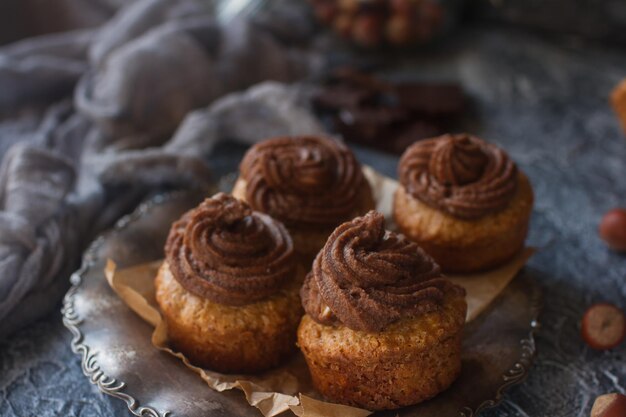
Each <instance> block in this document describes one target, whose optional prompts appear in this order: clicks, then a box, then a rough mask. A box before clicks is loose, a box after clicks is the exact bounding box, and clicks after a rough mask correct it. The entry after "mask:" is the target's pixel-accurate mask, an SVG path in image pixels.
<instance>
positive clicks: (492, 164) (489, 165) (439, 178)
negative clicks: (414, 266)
mask: <svg viewBox="0 0 626 417" xmlns="http://www.w3.org/2000/svg"><path fill="white" fill-rule="evenodd" d="M398 176H399V178H400V183H401V184H402V185H403V186H404V187H405V188H406V190H407V192H408V193H409V194H410V195H411V196H413V197H414V198H416V199H418V200H420V201H422V202H424V203H426V204H428V205H429V206H431V207H435V208H437V209H439V210H442V211H444V212H446V213H448V214H450V215H452V216H455V217H459V218H462V219H476V218H480V217H482V216H485V215H487V214H489V213H494V212H497V211H500V210H502V209H504V208H505V207H506V206H507V205H508V203H509V202H510V201H511V199H512V198H513V196H514V194H515V190H516V188H517V167H516V166H515V163H514V162H513V161H512V160H511V159H510V158H509V156H508V155H507V154H506V153H505V152H504V151H503V150H502V149H500V148H498V147H496V146H495V145H492V144H489V143H487V142H485V141H484V140H482V139H479V138H477V137H475V136H471V135H467V134H458V135H443V136H439V137H437V138H433V139H427V140H423V141H419V142H417V143H415V144H413V145H411V146H410V147H409V148H408V149H407V150H406V151H405V152H404V154H403V155H402V158H401V159H400V164H399V168H398Z"/></svg>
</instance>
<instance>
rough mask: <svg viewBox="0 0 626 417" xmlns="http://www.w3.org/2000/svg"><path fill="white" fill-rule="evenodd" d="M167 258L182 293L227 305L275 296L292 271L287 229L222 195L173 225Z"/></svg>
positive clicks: (290, 244)
mask: <svg viewBox="0 0 626 417" xmlns="http://www.w3.org/2000/svg"><path fill="white" fill-rule="evenodd" d="M165 255H166V261H167V263H168V265H169V268H170V270H171V272H172V274H173V276H174V278H175V279H176V280H177V281H178V282H179V283H180V284H181V285H182V286H183V287H184V288H185V289H187V290H188V291H190V292H192V293H194V294H196V295H198V296H200V297H203V298H206V299H208V300H210V301H213V302H216V303H220V304H226V305H245V304H250V303H253V302H256V301H260V300H262V299H264V298H266V297H268V296H270V295H272V294H274V293H275V292H276V291H277V290H279V289H280V288H281V287H282V286H283V284H285V282H286V281H287V280H289V279H290V278H291V277H293V275H294V273H295V268H296V263H295V256H294V251H293V242H292V240H291V237H290V236H289V234H288V232H287V230H286V229H285V227H284V226H283V225H282V224H281V223H280V222H278V221H276V220H274V219H272V218H271V217H269V216H268V215H266V214H262V213H259V212H255V211H253V210H252V209H251V208H250V207H249V206H248V205H247V204H246V203H244V202H242V201H239V200H237V199H235V198H233V197H231V196H228V195H226V194H223V193H219V194H216V195H215V196H213V197H211V198H207V199H206V200H204V201H203V202H202V203H201V204H200V205H199V206H198V207H196V208H194V209H192V210H190V211H188V212H187V213H185V214H184V215H183V216H182V218H181V219H180V220H178V221H177V222H175V223H174V224H173V225H172V228H171V229H170V233H169V236H168V239H167V242H166V245H165Z"/></svg>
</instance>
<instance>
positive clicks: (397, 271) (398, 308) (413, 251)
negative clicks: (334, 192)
mask: <svg viewBox="0 0 626 417" xmlns="http://www.w3.org/2000/svg"><path fill="white" fill-rule="evenodd" d="M448 291H456V292H458V293H461V294H462V293H464V290H463V289H462V288H461V287H458V286H456V285H454V284H452V283H451V282H450V281H448V280H447V279H445V278H444V277H443V276H442V275H441V272H440V270H439V266H438V265H437V264H436V263H435V262H434V261H433V260H432V259H431V258H430V257H429V256H428V255H426V253H425V252H423V251H422V250H421V249H420V248H419V247H418V246H417V244H415V243H413V242H411V241H409V240H408V239H406V238H405V237H404V236H403V235H399V234H396V233H393V232H388V231H386V230H385V219H384V217H383V215H382V214H380V213H377V212H374V211H370V212H369V213H368V214H366V215H365V216H363V217H357V218H356V219H354V220H352V221H350V222H347V223H344V224H342V225H341V226H339V227H338V228H337V229H335V231H334V232H333V233H332V235H331V236H330V237H329V238H328V242H327V243H326V245H325V246H324V248H323V249H322V251H321V252H320V253H319V254H318V255H317V258H315V262H314V263H313V270H312V271H311V272H310V273H309V274H308V275H307V277H306V280H305V283H304V286H303V287H302V290H301V291H300V295H301V297H302V305H303V306H304V309H305V311H306V312H307V313H308V314H309V315H310V316H311V317H312V318H313V319H314V320H315V321H317V322H319V323H322V324H334V323H341V324H343V325H345V326H347V327H349V328H351V329H353V330H362V331H369V332H378V331H382V330H384V329H385V327H387V326H388V325H389V324H390V323H393V322H395V321H397V320H400V319H402V318H406V317H416V316H419V315H421V314H424V313H428V312H431V311H435V310H436V309H438V308H440V306H441V304H442V302H443V298H444V295H445V293H446V292H448Z"/></svg>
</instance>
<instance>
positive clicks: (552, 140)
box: [0, 28, 626, 417]
mask: <svg viewBox="0 0 626 417" xmlns="http://www.w3.org/2000/svg"><path fill="white" fill-rule="evenodd" d="M625 52H626V51H621V50H618V49H615V50H610V49H605V48H603V47H601V46H599V45H593V44H584V43H580V42H576V41H573V40H569V41H568V42H563V41H560V42H557V41H546V40H542V39H539V38H535V37H533V36H531V35H527V34H523V33H514V32H508V31H507V32H503V31H501V30H497V31H496V30H487V29H484V28H483V29H475V30H470V31H469V32H467V33H465V34H464V35H463V36H460V37H458V39H456V40H451V41H450V42H448V43H447V44H446V45H445V46H444V47H442V48H441V49H438V50H437V51H432V52H425V53H423V54H415V55H416V56H415V58H411V59H410V60H406V59H405V60H404V63H403V64H402V65H400V66H399V67H397V66H396V67H394V70H393V71H390V70H388V71H386V72H389V73H390V74H391V73H393V74H394V75H397V76H414V77H429V78H433V77H434V78H448V79H449V78H453V79H459V80H460V81H461V82H462V83H463V85H464V86H465V88H466V89H467V90H468V92H469V93H470V95H471V96H472V98H473V101H474V108H475V113H476V115H477V119H478V120H479V122H475V123H474V124H473V125H472V126H470V131H472V132H474V133H478V134H480V135H482V136H483V137H485V138H486V139H488V140H491V141H494V142H496V143H499V144H500V145H502V146H503V147H504V148H506V149H507V150H508V151H509V152H510V153H511V155H512V156H513V157H514V159H515V160H516V161H517V162H518V164H519V166H520V167H521V168H522V169H523V170H524V171H525V172H527V173H528V175H529V176H530V178H531V180H532V183H533V186H534V189H535V194H536V205H535V211H534V213H533V219H532V226H531V231H530V238H529V242H530V244H531V245H534V246H536V247H538V248H539V251H538V253H537V254H536V255H535V256H534V257H533V258H532V259H531V261H530V263H529V265H530V267H532V268H533V270H534V271H537V276H538V280H539V282H540V284H541V286H542V287H543V290H544V298H545V308H544V313H543V315H542V318H541V321H542V324H543V328H542V331H541V333H540V335H539V336H538V349H539V356H538V358H537V361H536V364H535V366H534V368H533V369H532V371H531V374H530V377H529V378H528V379H527V381H526V382H525V383H524V384H523V385H520V386H518V387H515V388H514V389H512V390H511V391H510V392H509V394H508V395H507V396H506V398H505V400H504V402H503V403H502V405H500V406H499V407H498V408H497V409H495V410H492V411H489V412H487V413H485V415H486V416H490V417H495V416H501V417H507V416H521V417H525V416H533V417H542V416H549V417H574V416H581V417H585V416H588V415H589V409H590V407H591V404H592V402H593V399H594V398H595V396H596V395H598V394H602V393H605V392H622V393H626V360H625V356H626V344H622V346H621V347H620V348H618V349H616V350H614V351H612V352H605V353H598V352H594V351H592V350H590V349H588V348H587V347H586V346H585V345H584V344H583V343H582V342H581V339H580V337H579V319H580V317H581V315H582V313H583V311H584V310H585V308H586V306H588V305H590V304H591V303H593V302H597V301H610V302H613V303H616V304H618V305H621V306H622V307H626V257H625V256H620V255H618V254H616V253H613V252H611V251H609V250H607V248H606V247H605V245H604V244H603V243H602V242H601V241H600V239H599V238H598V234H597V227H598V222H599V220H600V218H601V216H602V214H603V213H604V212H605V211H607V210H608V209H609V208H612V207H614V206H619V205H621V206H626V138H625V137H624V134H623V133H622V132H621V130H620V129H619V126H618V122H617V120H616V118H615V117H614V115H613V113H612V111H611V109H610V107H609V105H608V103H607V96H608V94H609V92H610V90H611V88H612V87H613V86H614V85H615V84H616V83H617V82H618V81H619V80H620V79H621V78H622V77H625V76H626V53H625ZM242 152H243V148H241V147H239V146H234V145H225V146H220V147H219V148H218V150H217V152H216V153H215V154H214V156H212V157H211V163H212V165H213V167H214V169H215V171H216V173H217V174H220V173H224V172H228V171H232V170H233V169H234V168H235V167H236V165H237V161H238V158H239V157H240V156H241V153H242ZM357 153H358V156H359V158H360V159H361V161H362V162H364V163H368V164H370V165H373V166H374V167H376V168H377V169H379V170H380V171H382V172H383V173H385V174H387V175H393V176H395V165H396V162H397V159H396V158H395V157H392V156H388V155H382V154H379V153H376V152H372V151H368V150H364V149H357ZM69 342H70V334H69V332H67V331H66V330H65V328H64V327H63V325H62V324H61V321H60V314H59V313H58V312H54V313H52V314H51V315H50V317H48V318H47V319H46V320H43V321H41V322H40V323H38V324H36V325H34V326H32V327H31V328H29V329H26V330H24V331H22V332H21V333H19V334H17V335H15V336H14V337H12V338H10V340H7V341H2V342H0V415H2V416H7V417H13V416H20V417H24V416H37V417H46V416H67V417H71V416H94V417H110V416H125V415H127V414H128V413H127V411H126V409H125V405H123V403H122V402H121V401H118V400H116V399H112V398H109V397H106V396H103V395H102V394H99V393H98V392H97V391H96V390H95V389H94V388H93V387H92V386H91V385H90V384H89V382H88V381H87V379H86V378H85V377H83V375H82V372H81V369H80V365H79V360H78V357H77V356H75V355H74V354H73V353H71V351H70V348H69Z"/></svg>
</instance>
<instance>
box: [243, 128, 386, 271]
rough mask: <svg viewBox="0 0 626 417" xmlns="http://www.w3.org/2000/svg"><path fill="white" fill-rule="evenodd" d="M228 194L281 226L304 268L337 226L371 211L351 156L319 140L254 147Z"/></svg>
mask: <svg viewBox="0 0 626 417" xmlns="http://www.w3.org/2000/svg"><path fill="white" fill-rule="evenodd" d="M232 194H233V196H235V197H237V198H239V199H242V200H244V201H246V202H247V203H248V204H249V205H250V206H251V207H252V208H253V209H254V210H258V211H261V212H263V213H267V214H269V215H270V216H272V217H274V218H275V219H278V220H280V221H281V222H283V223H284V224H285V225H286V226H287V228H288V229H289V232H290V233H291V236H292V237H293V240H294V246H295V250H296V252H297V253H298V254H299V255H300V258H301V260H302V261H303V262H304V263H308V264H310V262H311V261H312V260H313V258H314V257H315V255H316V254H317V252H318V251H319V250H320V249H321V248H322V246H324V243H325V242H326V239H327V238H328V235H330V234H331V233H332V231H333V230H334V228H335V227H337V226H338V225H339V224H341V223H342V222H344V221H346V220H350V219H352V218H354V217H355V216H359V215H362V214H364V213H366V212H367V211H368V210H371V209H373V208H374V200H373V197H372V190H371V188H370V185H369V183H368V182H367V180H366V179H365V178H364V176H363V173H362V172H361V166H360V164H359V163H358V162H357V160H356V158H355V157H354V155H353V154H352V152H351V151H350V150H349V149H348V148H347V147H346V146H345V145H343V144H341V143H339V142H337V141H335V140H333V139H330V138H324V137H319V136H299V137H282V138H274V139H269V140H265V141H263V142H261V143H259V144H257V145H255V146H253V147H252V148H250V150H249V151H248V152H247V153H246V155H245V157H244V159H243V161H242V162H241V165H240V176H239V179H238V180H237V182H236V184H235V187H234V189H233V193H232Z"/></svg>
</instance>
